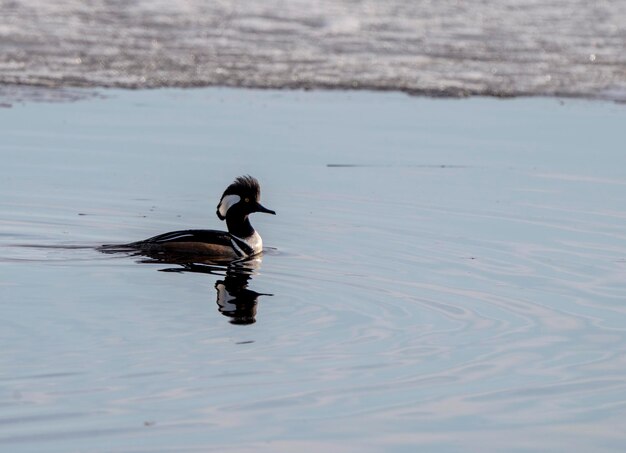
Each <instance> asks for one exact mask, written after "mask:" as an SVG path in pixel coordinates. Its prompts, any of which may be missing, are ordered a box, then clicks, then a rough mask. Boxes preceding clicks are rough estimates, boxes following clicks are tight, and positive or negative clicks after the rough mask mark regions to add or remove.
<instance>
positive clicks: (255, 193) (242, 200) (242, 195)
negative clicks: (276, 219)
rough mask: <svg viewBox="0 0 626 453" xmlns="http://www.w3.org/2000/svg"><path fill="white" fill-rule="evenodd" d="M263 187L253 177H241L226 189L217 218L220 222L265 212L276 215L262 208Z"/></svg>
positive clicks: (218, 208)
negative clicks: (228, 218)
mask: <svg viewBox="0 0 626 453" xmlns="http://www.w3.org/2000/svg"><path fill="white" fill-rule="evenodd" d="M260 200H261V186H259V181H257V180H256V179H255V178H253V177H252V176H240V177H238V178H237V179H235V181H234V182H233V183H232V184H231V185H230V186H228V187H227V188H226V190H225V191H224V193H223V194H222V198H221V199H220V202H219V203H218V205H217V216H218V217H219V218H220V220H224V219H226V217H231V216H233V217H234V216H240V217H245V216H247V215H248V214H252V213H253V212H265V213H267V214H274V215H276V213H275V212H274V211H272V210H270V209H267V208H266V207H264V206H262V205H261V203H259V201H260Z"/></svg>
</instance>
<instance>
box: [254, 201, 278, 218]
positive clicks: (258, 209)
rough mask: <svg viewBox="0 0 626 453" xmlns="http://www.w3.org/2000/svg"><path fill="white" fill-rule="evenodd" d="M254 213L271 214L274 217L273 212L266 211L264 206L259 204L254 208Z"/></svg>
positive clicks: (274, 213)
mask: <svg viewBox="0 0 626 453" xmlns="http://www.w3.org/2000/svg"><path fill="white" fill-rule="evenodd" d="M254 208H255V209H254V210H255V212H264V213H266V214H273V215H276V212H275V211H272V210H271V209H267V208H266V207H265V206H263V205H262V204H261V203H257V204H256V206H255V207H254Z"/></svg>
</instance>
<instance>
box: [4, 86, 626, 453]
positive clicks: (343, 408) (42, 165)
mask: <svg viewBox="0 0 626 453" xmlns="http://www.w3.org/2000/svg"><path fill="white" fill-rule="evenodd" d="M105 94H106V95H107V96H108V98H107V99H104V100H95V101H90V102H79V103H74V104H27V105H25V106H16V107H14V108H11V109H1V110H0V136H1V137H2V140H1V141H0V156H1V157H2V165H1V166H0V193H1V194H2V197H1V198H0V323H1V325H2V328H1V329H0V341H1V344H2V350H1V351H0V449H2V451H11V452H35V451H46V452H82V451H89V452H200V451H203V452H204V451H233V452H248V451H268V452H269V451H272V452H276V451H278V452H280V451H284V452H292V451H320V450H321V449H324V450H326V451H331V452H352V451H354V452H383V451H385V452H388V451H393V452H413V451H429V452H432V451H435V452H457V451H458V452H461V451H515V452H524V451H554V452H559V451H580V452H588V451H622V450H623V446H624V445H625V443H626V434H624V433H626V429H625V428H626V423H625V422H624V420H625V416H626V379H625V374H626V306H625V302H626V285H625V283H624V282H625V279H626V233H625V232H626V213H625V211H624V206H625V203H626V154H624V150H623V143H624V139H625V138H626V135H625V132H624V128H623V124H624V122H625V120H626V113H625V112H626V110H624V107H623V106H620V105H614V104H602V103H587V102H567V103H565V105H562V104H560V103H559V102H558V101H556V100H545V99H533V100H528V99H519V100H515V101H506V102H502V101H494V100H486V99H472V100H463V101H443V100H428V99H416V98H410V97H407V96H403V95H390V94H385V95H382V94H374V93H367V92H363V93H359V94H345V93H339V92H335V93H298V92H291V93H285V92H271V91H266V92H255V91H236V90H218V89H202V90H168V91H146V92H124V91H111V92H107V93H105ZM243 173H250V174H252V175H255V176H256V177H257V178H259V180H260V181H261V184H262V190H263V193H262V197H263V204H264V205H265V206H267V207H268V208H271V209H275V210H276V211H277V213H278V215H277V216H276V217H274V216H264V215H262V214H256V215H255V216H254V218H253V224H254V225H255V227H257V229H258V230H259V231H260V232H261V234H262V235H263V238H264V242H265V245H266V248H267V251H266V253H265V254H264V256H263V257H262V258H261V259H260V260H257V261H255V262H254V263H249V264H248V265H246V268H245V269H244V270H243V271H242V269H233V268H230V269H225V268H223V267H209V266H207V265H203V264H196V265H188V266H185V265H181V264H175V263H158V262H141V261H146V260H145V259H142V258H141V257H137V256H128V255H125V254H116V255H110V254H103V253H99V252H98V251H96V250H95V249H94V247H95V246H97V245H99V244H102V243H111V242H113V243H114V242H128V241H132V240H138V239H143V238H147V237H149V236H152V235H155V234H158V233H162V232H166V231H171V230H175V229H184V228H203V227H204V228H221V227H222V224H221V222H219V220H218V219H217V217H216V216H215V214H214V212H215V206H216V204H217V202H218V200H219V196H220V195H221V193H222V191H223V189H224V188H225V186H226V185H227V184H228V183H230V182H231V181H232V179H233V178H234V177H235V176H238V175H240V174H243ZM164 271H165V272H164Z"/></svg>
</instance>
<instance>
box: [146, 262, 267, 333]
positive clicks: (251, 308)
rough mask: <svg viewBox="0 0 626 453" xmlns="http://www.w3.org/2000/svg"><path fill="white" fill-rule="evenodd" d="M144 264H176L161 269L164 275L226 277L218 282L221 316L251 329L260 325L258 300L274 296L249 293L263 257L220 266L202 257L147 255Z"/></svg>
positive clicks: (254, 292) (218, 303)
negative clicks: (185, 274) (257, 321)
mask: <svg viewBox="0 0 626 453" xmlns="http://www.w3.org/2000/svg"><path fill="white" fill-rule="evenodd" d="M142 256H145V257H146V258H143V259H141V260H140V261H139V262H141V263H152V264H154V263H164V264H176V265H177V267H168V268H164V269H159V270H160V271H161V272H181V273H183V272H195V273H201V274H210V275H217V276H220V277H222V278H221V279H219V280H217V281H216V282H215V289H216V291H217V301H216V302H217V307H218V310H219V312H220V313H221V314H223V315H224V316H227V317H229V318H230V323H231V324H238V325H247V324H254V323H255V322H256V312H257V305H258V299H259V297H260V296H272V295H273V294H263V293H257V292H256V291H253V290H251V289H248V285H249V284H250V282H251V281H252V277H253V276H254V275H256V274H257V273H258V270H259V269H260V267H261V256H260V255H257V256H255V257H253V258H249V259H247V260H245V261H237V262H233V263H220V262H216V261H209V260H206V258H202V257H192V256H180V255H179V256H175V255H174V256H172V255H165V254H157V255H155V254H151V255H145V254H143V255H142Z"/></svg>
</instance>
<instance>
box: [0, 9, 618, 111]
mask: <svg viewBox="0 0 626 453" xmlns="http://www.w3.org/2000/svg"><path fill="white" fill-rule="evenodd" d="M624 24H626V2H624V1H623V0H602V1H587V0H483V1H472V2H460V1H457V0H440V1H432V0H419V1H407V0H386V1H378V0H362V1H355V0H318V1H301V0H290V1H282V0H262V1H258V0H257V1H246V2H234V1H231V0H214V1H210V2H207V1H202V0H167V1H164V0H160V1H159V0H137V1H128V2H126V1H108V0H93V1H89V2H84V1H81V0H66V1H63V2H49V1H43V0H0V100H1V97H5V98H8V99H9V101H8V102H12V101H15V100H16V99H21V98H24V97H28V94H25V93H24V92H22V91H20V90H17V89H16V87H15V86H9V85H11V84H18V85H31V86H33V85H37V86H47V87H67V86H83V87H94V86H96V87H97V86H105V87H111V86H113V87H164V86H170V87H171V86H179V87H181V86H184V87H190V86H207V85H212V86H216V85H219V86H237V87H257V88H285V87H292V88H309V87H314V88H315V87H317V88H320V87H321V88H350V89H353V88H369V89H377V90H402V91H406V92H411V93H418V94H427V95H434V96H441V95H443V96H464V95H472V94H479V95H493V96H519V95H559V96H575V97H594V98H604V99H613V100H622V101H624V100H626V27H625V25H624ZM31 94H32V93H31ZM5 102H6V101H5Z"/></svg>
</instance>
